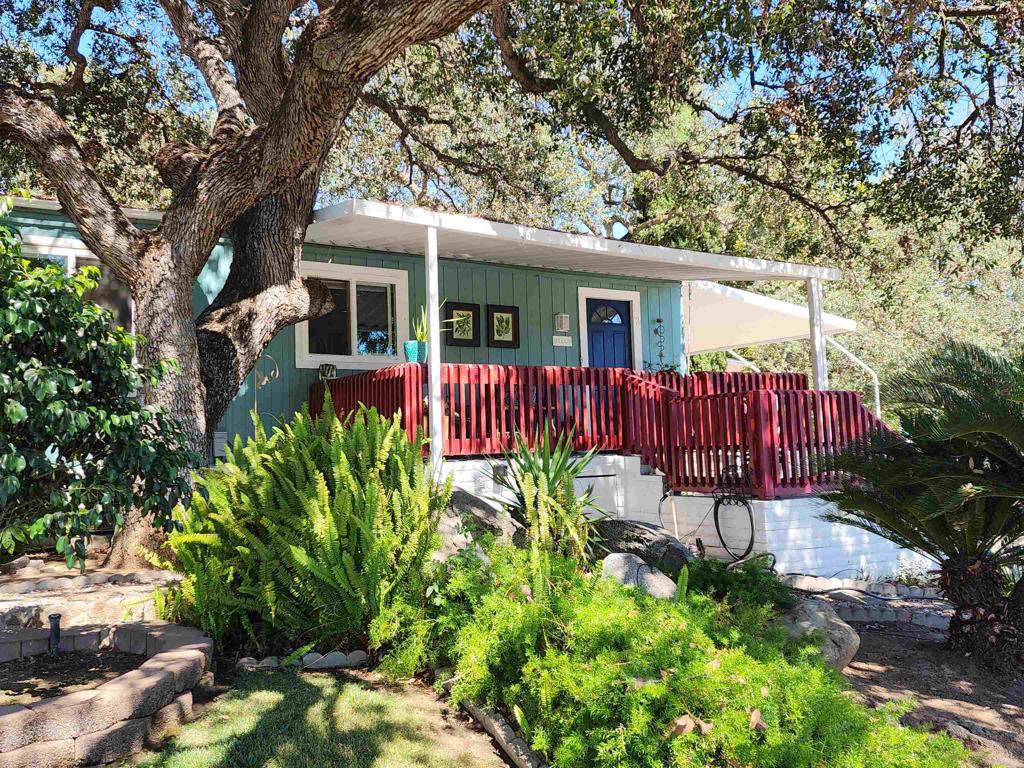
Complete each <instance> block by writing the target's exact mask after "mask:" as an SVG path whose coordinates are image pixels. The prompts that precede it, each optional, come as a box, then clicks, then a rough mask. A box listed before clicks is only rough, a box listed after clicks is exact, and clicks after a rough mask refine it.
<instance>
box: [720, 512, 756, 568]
mask: <svg viewBox="0 0 1024 768" xmlns="http://www.w3.org/2000/svg"><path fill="white" fill-rule="evenodd" d="M724 504H728V505H729V506H735V507H738V506H741V505H742V506H743V507H745V508H746V510H747V519H748V520H749V521H750V541H748V542H747V548H746V549H745V550H743V554H742V555H737V554H736V553H735V552H733V551H732V550H731V549H730V548H729V545H728V544H726V543H725V536H723V535H722V525H721V521H720V519H719V513H720V512H721V509H722V506H723V505H724ZM715 531H716V532H717V533H718V540H719V541H720V542H722V548H723V549H724V550H725V551H726V552H728V553H729V557H731V558H732V559H733V560H734V561H740V560H746V559H747V557H749V556H750V553H751V552H753V551H754V510H753V509H752V508H751V506H750V502H749V501H747V500H746V499H737V498H730V499H728V500H727V499H715Z"/></svg>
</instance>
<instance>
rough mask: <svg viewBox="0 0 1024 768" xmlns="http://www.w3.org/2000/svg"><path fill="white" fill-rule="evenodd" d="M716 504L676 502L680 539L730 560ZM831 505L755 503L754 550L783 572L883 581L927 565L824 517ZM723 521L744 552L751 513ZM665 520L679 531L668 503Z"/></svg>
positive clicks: (730, 514) (738, 512) (700, 499)
mask: <svg viewBox="0 0 1024 768" xmlns="http://www.w3.org/2000/svg"><path fill="white" fill-rule="evenodd" d="M713 503H714V502H713V500H712V499H711V497H710V496H682V497H679V498H678V499H677V500H676V509H677V518H678V528H679V538H681V539H682V540H683V541H686V542H687V543H690V544H692V543H693V542H694V541H695V540H696V538H697V537H700V538H701V540H702V541H703V542H704V545H705V547H706V548H707V551H708V553H709V554H710V555H712V556H714V557H721V558H724V559H729V558H728V556H727V554H726V552H725V550H724V549H723V548H722V546H721V544H720V540H719V537H718V533H717V532H716V531H715V525H714V516H713V513H712V511H711V510H712V505H713ZM828 506H829V503H828V502H826V501H824V500H822V499H820V498H816V497H811V498H799V499H776V500H774V501H760V500H756V499H755V500H753V501H751V507H752V508H753V512H754V531H755V535H754V550H755V551H756V552H773V553H774V554H775V556H776V557H777V558H778V564H777V568H778V570H779V571H780V572H782V573H808V574H812V575H815V576H832V575H835V574H838V575H840V577H842V578H856V577H857V576H858V575H861V574H863V575H865V576H869V577H871V578H882V577H884V576H888V575H890V574H891V573H892V572H893V571H895V570H896V569H897V568H898V567H899V566H900V564H901V562H923V563H927V562H928V561H927V560H925V558H923V557H921V556H919V555H916V554H914V553H912V552H908V551H907V550H904V549H901V548H900V547H898V546H896V545H895V544H893V543H892V542H889V541H887V540H886V539H883V538H881V537H880V536H876V535H875V534H873V533H869V532H868V531H864V530H861V529H860V528H854V527H853V526H849V525H839V524H834V523H828V522H825V521H824V520H821V519H819V515H821V514H822V513H823V512H824V511H825V510H826V509H827V508H828ZM721 517H722V533H723V536H725V538H726V540H727V541H728V543H729V545H730V548H731V549H733V550H734V551H737V550H738V551H740V552H741V551H742V549H743V548H744V547H745V546H746V543H747V541H748V540H749V537H750V523H749V520H748V518H747V513H746V510H744V509H743V508H742V507H727V508H726V509H725V510H724V511H723V513H722V515H721ZM662 518H663V525H665V527H666V528H668V529H669V530H670V531H673V532H675V531H674V525H675V524H674V523H673V521H672V519H671V514H670V512H669V506H668V503H667V502H666V504H665V507H664V511H663V513H662Z"/></svg>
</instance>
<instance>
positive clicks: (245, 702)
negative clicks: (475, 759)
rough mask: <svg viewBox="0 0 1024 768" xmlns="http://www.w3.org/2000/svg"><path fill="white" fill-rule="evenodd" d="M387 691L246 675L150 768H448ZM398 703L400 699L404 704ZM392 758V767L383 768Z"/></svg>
mask: <svg viewBox="0 0 1024 768" xmlns="http://www.w3.org/2000/svg"><path fill="white" fill-rule="evenodd" d="M385 693H386V692H385V691H383V690H380V689H377V688H376V687H375V686H374V687H373V688H367V687H366V686H363V685H362V684H361V683H359V682H357V681H356V680H354V679H352V678H349V677H346V676H343V675H338V676H337V677H334V676H332V675H328V674H320V675H315V676H306V675H299V674H289V673H278V674H273V675H257V674H250V675H245V676H243V677H241V678H239V680H238V684H237V686H236V688H235V689H234V690H232V691H231V692H229V693H227V694H225V695H224V696H223V697H221V698H220V699H218V700H217V702H215V703H214V704H213V705H211V707H210V708H209V709H208V710H207V711H206V712H205V713H204V714H203V715H202V716H201V717H200V718H199V719H198V720H196V721H195V722H193V723H191V724H189V725H188V726H185V728H184V729H183V730H182V732H181V733H180V734H179V735H178V736H177V737H176V738H175V739H173V740H172V741H171V742H169V743H168V744H167V745H166V746H165V747H164V749H163V750H162V751H161V752H160V753H159V754H154V755H150V756H147V758H146V759H144V760H143V761H142V765H145V766H148V767H149V768H198V767H199V766H204V768H205V767H206V766H209V768H258V767H262V766H267V765H273V766H280V768H319V766H345V767H346V768H371V766H378V767H380V766H383V765H388V766H392V765H394V766H434V767H436V766H442V765H448V764H449V763H448V762H447V761H444V760H441V759H439V756H438V755H436V754H435V753H436V750H437V747H438V745H437V744H436V743H434V742H433V741H432V740H431V739H430V737H429V734H427V733H424V732H423V730H422V729H420V728H417V727H415V725H413V724H412V723H410V722H409V721H408V720H407V719H406V720H403V719H402V717H401V714H403V713H401V712H400V711H398V706H400V705H397V706H396V704H395V703H394V702H389V701H388V700H387V699H386V698H383V697H384V695H385ZM396 701H397V700H396ZM381 758H385V759H386V762H378V760H379V759H381Z"/></svg>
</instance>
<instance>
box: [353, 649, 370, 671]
mask: <svg viewBox="0 0 1024 768" xmlns="http://www.w3.org/2000/svg"><path fill="white" fill-rule="evenodd" d="M368 658H369V657H368V656H367V654H366V651H360V650H355V651H351V652H350V653H349V655H348V664H349V666H350V667H358V666H361V665H362V664H365V663H366V660H367V659H368Z"/></svg>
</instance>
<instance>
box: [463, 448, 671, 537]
mask: <svg viewBox="0 0 1024 768" xmlns="http://www.w3.org/2000/svg"><path fill="white" fill-rule="evenodd" d="M504 463H505V462H504V461H502V460H501V459H450V460H447V461H445V463H444V467H445V471H446V472H448V473H449V474H450V475H451V478H452V483H453V484H454V485H455V486H456V487H459V488H463V489H465V490H467V491H469V492H470V493H474V494H476V495H477V496H480V497H481V498H484V499H495V500H496V502H495V503H499V500H500V501H507V500H508V491H506V490H505V489H504V488H502V487H501V486H500V485H498V484H497V483H495V482H494V481H493V480H492V479H491V477H492V472H493V470H494V469H496V468H497V469H499V471H500V469H501V468H502V467H503V466H504ZM663 486H664V483H663V481H662V478H661V476H660V475H644V474H643V473H642V472H641V468H640V459H639V457H637V456H616V455H611V454H608V455H605V454H599V455H597V456H594V458H593V459H592V460H591V462H590V464H588V465H587V468H586V470H585V471H584V473H583V474H582V475H581V476H580V477H579V478H577V480H576V490H577V492H580V493H582V492H583V491H585V490H586V489H587V487H591V488H593V494H594V500H595V502H596V503H597V506H599V507H600V508H601V509H603V510H605V511H606V512H607V513H608V514H610V515H612V516H613V517H620V518H628V519H630V520H643V521H646V522H650V523H657V522H658V502H659V501H661V494H662V489H663Z"/></svg>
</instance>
